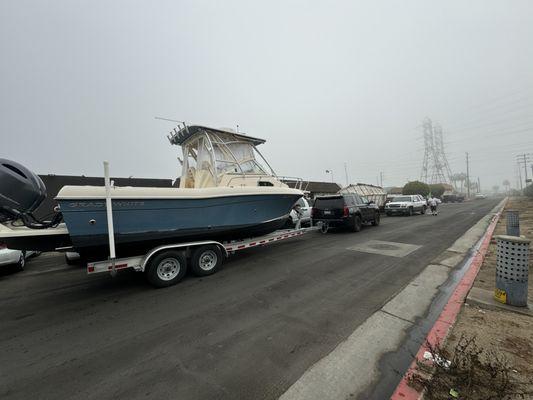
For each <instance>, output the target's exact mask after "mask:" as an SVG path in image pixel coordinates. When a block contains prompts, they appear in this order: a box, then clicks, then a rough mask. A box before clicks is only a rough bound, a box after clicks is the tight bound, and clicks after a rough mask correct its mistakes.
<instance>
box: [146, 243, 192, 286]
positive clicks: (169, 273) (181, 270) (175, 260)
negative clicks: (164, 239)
mask: <svg viewBox="0 0 533 400" xmlns="http://www.w3.org/2000/svg"><path fill="white" fill-rule="evenodd" d="M186 272H187V260H186V258H185V256H184V255H183V253H181V252H179V251H175V250H168V251H163V252H161V253H159V254H157V255H155V256H154V258H152V259H151V260H150V263H149V264H148V267H147V268H146V271H145V273H146V279H148V282H150V283H151V284H152V285H153V286H155V287H158V288H162V287H167V286H172V285H175V284H176V283H178V282H179V281H181V280H182V279H183V277H184V276H185V273H186Z"/></svg>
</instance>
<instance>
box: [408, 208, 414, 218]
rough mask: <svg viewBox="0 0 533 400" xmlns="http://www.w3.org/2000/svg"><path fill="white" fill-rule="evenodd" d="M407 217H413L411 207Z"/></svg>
mask: <svg viewBox="0 0 533 400" xmlns="http://www.w3.org/2000/svg"><path fill="white" fill-rule="evenodd" d="M408 215H409V216H410V217H412V216H413V207H409V213H408Z"/></svg>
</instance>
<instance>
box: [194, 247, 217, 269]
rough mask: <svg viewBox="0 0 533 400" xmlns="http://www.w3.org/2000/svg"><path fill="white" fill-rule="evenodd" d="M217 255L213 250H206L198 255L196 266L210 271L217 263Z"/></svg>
mask: <svg viewBox="0 0 533 400" xmlns="http://www.w3.org/2000/svg"><path fill="white" fill-rule="evenodd" d="M217 261H218V257H217V255H216V253H215V252H214V251H213V250H206V251H204V252H203V253H202V254H201V255H200V259H199V260H198V266H199V267H200V268H201V269H202V270H204V271H210V270H212V269H213V268H215V266H216V265H217Z"/></svg>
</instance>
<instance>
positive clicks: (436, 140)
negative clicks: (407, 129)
mask: <svg viewBox="0 0 533 400" xmlns="http://www.w3.org/2000/svg"><path fill="white" fill-rule="evenodd" d="M422 130H423V133H424V159H423V161H422V172H421V174H420V180H421V181H422V182H426V183H429V184H432V183H447V184H450V183H451V182H452V179H451V177H452V172H451V169H450V165H449V164H448V159H447V158H446V153H445V151H444V140H443V135H442V128H441V127H440V125H438V124H435V125H433V122H432V121H431V119H429V118H426V119H425V120H424V122H423V123H422Z"/></svg>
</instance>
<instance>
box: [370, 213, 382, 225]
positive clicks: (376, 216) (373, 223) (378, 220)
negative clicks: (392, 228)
mask: <svg viewBox="0 0 533 400" xmlns="http://www.w3.org/2000/svg"><path fill="white" fill-rule="evenodd" d="M380 219H381V217H380V215H379V213H378V212H375V213H374V220H373V221H372V225H374V226H378V225H379V222H380Z"/></svg>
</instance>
